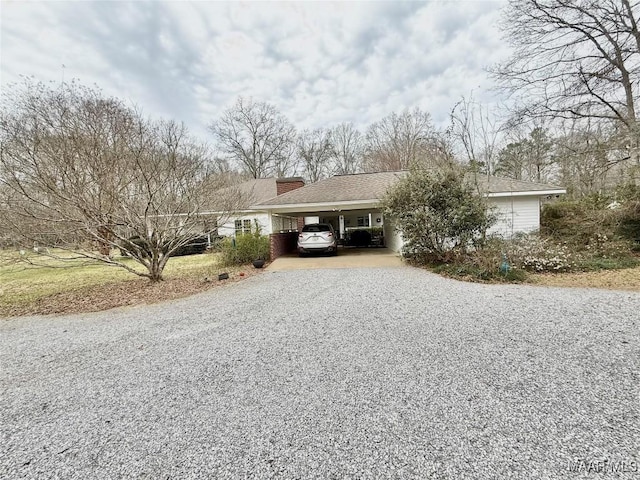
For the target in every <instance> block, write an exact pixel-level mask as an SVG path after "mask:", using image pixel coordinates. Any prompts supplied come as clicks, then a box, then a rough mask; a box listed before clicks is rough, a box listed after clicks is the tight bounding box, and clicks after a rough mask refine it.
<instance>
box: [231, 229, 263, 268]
mask: <svg viewBox="0 0 640 480" xmlns="http://www.w3.org/2000/svg"><path fill="white" fill-rule="evenodd" d="M257 259H261V260H269V237H268V236H266V235H260V234H258V233H246V234H244V235H238V236H237V237H236V238H226V239H224V240H223V242H222V263H223V264H225V265H245V264H247V263H251V262H253V261H254V260H257Z"/></svg>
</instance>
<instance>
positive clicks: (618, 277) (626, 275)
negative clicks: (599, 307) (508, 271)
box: [527, 267, 640, 291]
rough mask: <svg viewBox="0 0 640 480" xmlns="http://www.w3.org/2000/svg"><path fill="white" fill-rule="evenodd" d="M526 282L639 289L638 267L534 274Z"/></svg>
mask: <svg viewBox="0 0 640 480" xmlns="http://www.w3.org/2000/svg"><path fill="white" fill-rule="evenodd" d="M527 281H528V283H532V284H535V285H543V286H548V287H581V288H605V289H610V290H632V291H640V267H636V268H626V269H621V270H598V271H594V272H581V273H560V274H552V273H547V274H535V275H530V276H529V278H528V280H527Z"/></svg>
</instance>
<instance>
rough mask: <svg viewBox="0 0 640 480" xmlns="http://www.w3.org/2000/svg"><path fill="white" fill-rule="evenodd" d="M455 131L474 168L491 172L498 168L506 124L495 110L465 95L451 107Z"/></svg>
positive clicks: (457, 142) (454, 134) (487, 172)
mask: <svg viewBox="0 0 640 480" xmlns="http://www.w3.org/2000/svg"><path fill="white" fill-rule="evenodd" d="M450 131H451V135H452V137H453V139H454V141H455V142H456V144H457V146H458V150H461V152H462V155H463V156H464V157H465V158H466V160H467V162H469V165H470V166H471V167H472V168H473V169H477V170H478V171H482V172H484V173H486V174H487V175H491V174H493V173H494V172H495V163H496V156H497V153H498V149H499V148H500V137H501V131H502V126H501V125H500V124H499V123H498V121H497V115H496V112H491V111H490V110H489V109H488V108H487V107H486V106H484V105H483V104H481V103H479V102H476V101H475V100H474V99H473V96H471V97H469V98H465V97H462V99H461V100H460V101H459V102H458V103H456V105H455V106H454V107H453V109H452V111H451V130H450Z"/></svg>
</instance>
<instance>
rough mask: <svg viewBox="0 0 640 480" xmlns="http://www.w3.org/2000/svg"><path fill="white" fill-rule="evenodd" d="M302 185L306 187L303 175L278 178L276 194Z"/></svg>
mask: <svg viewBox="0 0 640 480" xmlns="http://www.w3.org/2000/svg"><path fill="white" fill-rule="evenodd" d="M300 187H304V180H303V179H302V178H301V177H291V178H278V179H276V195H282V194H283V193H287V192H290V191H291V190H295V189H297V188H300Z"/></svg>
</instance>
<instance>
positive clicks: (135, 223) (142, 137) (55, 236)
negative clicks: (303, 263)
mask: <svg viewBox="0 0 640 480" xmlns="http://www.w3.org/2000/svg"><path fill="white" fill-rule="evenodd" d="M3 100H4V102H3V110H2V116H1V118H0V148H1V150H0V182H1V183H2V185H3V188H2V189H1V190H0V192H1V193H3V194H4V195H3V198H2V199H1V200H0V204H1V205H3V206H4V207H5V208H3V209H2V211H1V212H0V214H1V215H2V224H3V225H4V226H5V227H6V228H7V229H9V230H11V232H12V236H13V238H14V239H18V240H19V241H20V242H21V243H22V244H26V245H34V243H35V244H38V245H42V246H48V247H56V248H57V249H64V250H66V251H67V253H66V254H65V255H62V256H61V258H64V259H69V258H73V259H77V258H85V259H92V260H98V261H101V262H104V263H107V264H109V265H114V266H118V267H121V268H124V269H126V270H128V271H130V272H132V273H135V274H136V275H139V276H143V277H147V278H149V279H150V280H151V281H157V280H161V279H162V272H163V270H164V267H165V266H166V264H167V262H168V260H169V258H170V257H171V256H172V255H174V254H175V253H177V252H178V251H179V249H181V248H182V247H184V246H185V245H187V244H190V243H191V242H193V241H194V239H196V238H198V237H199V236H201V235H202V234H203V233H207V231H205V230H203V228H202V225H203V223H204V222H205V219H204V218H203V216H202V213H203V211H204V209H205V205H206V203H208V202H210V199H209V198H208V195H209V192H210V191H211V183H212V177H211V176H208V175H207V168H206V166H207V157H208V156H207V151H206V149H205V147H202V146H201V145H199V144H197V143H195V142H194V141H193V140H191V138H190V137H189V135H188V132H187V130H186V128H185V127H184V125H181V124H178V123H176V122H172V121H169V122H167V121H159V122H153V121H150V120H147V119H145V118H144V117H142V116H141V115H140V114H139V113H138V112H136V111H133V110H131V109H130V108H127V107H125V106H124V105H123V103H122V102H120V101H118V100H116V99H113V98H104V97H103V96H102V95H101V94H100V93H99V92H97V91H95V90H92V89H89V88H84V87H81V86H79V85H77V84H75V83H70V84H64V85H63V86H61V87H60V88H59V89H57V90H52V89H50V88H48V87H45V86H44V85H43V84H34V83H27V84H25V86H24V88H22V89H20V88H18V87H14V88H12V89H11V90H10V93H9V91H7V95H6V96H5V98H4V99H3ZM214 228H215V226H214ZM114 248H119V249H121V251H122V252H123V253H125V254H126V255H127V256H129V257H131V258H133V259H134V260H135V261H136V262H138V264H139V265H141V266H143V267H144V270H139V269H137V268H135V266H132V265H131V264H130V263H129V262H127V261H123V259H122V258H120V257H116V256H114V255H112V254H111V252H112V249H114ZM55 251H58V250H55ZM68 252H72V254H71V255H69V253H68ZM51 254H52V255H55V253H51Z"/></svg>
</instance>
